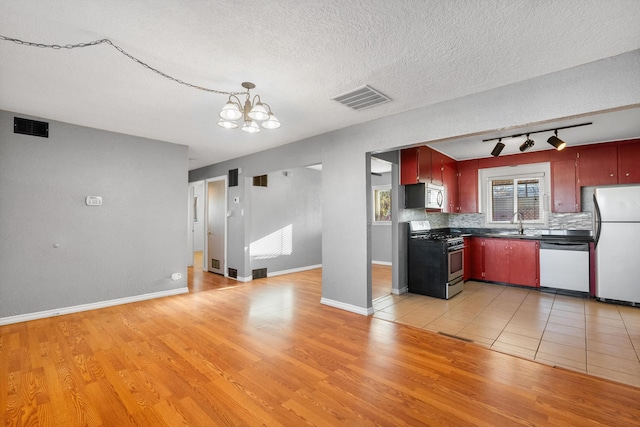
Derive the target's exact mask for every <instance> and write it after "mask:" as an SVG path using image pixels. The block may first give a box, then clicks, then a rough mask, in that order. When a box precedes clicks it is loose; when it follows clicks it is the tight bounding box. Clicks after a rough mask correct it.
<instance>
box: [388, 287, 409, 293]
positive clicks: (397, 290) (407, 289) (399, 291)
mask: <svg viewBox="0 0 640 427" xmlns="http://www.w3.org/2000/svg"><path fill="white" fill-rule="evenodd" d="M407 292H409V288H408V287H407V286H405V287H404V288H400V289H391V293H392V294H394V295H402V294H406V293H407Z"/></svg>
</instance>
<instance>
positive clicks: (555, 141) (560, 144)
mask: <svg viewBox="0 0 640 427" xmlns="http://www.w3.org/2000/svg"><path fill="white" fill-rule="evenodd" d="M547 142H548V143H549V144H551V145H553V146H554V147H555V149H556V150H558V151H560V150H563V149H564V147H566V146H567V143H566V142H564V141H563V140H561V139H560V138H558V131H557V130H556V131H555V135H553V136H552V137H550V138H549V139H547Z"/></svg>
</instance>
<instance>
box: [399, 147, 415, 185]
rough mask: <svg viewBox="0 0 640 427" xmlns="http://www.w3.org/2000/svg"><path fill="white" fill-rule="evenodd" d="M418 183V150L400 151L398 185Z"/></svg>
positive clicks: (407, 149)
mask: <svg viewBox="0 0 640 427" xmlns="http://www.w3.org/2000/svg"><path fill="white" fill-rule="evenodd" d="M417 183H418V148H417V147H415V148H406V149H404V150H400V185H409V184H417Z"/></svg>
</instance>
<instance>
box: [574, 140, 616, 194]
mask: <svg viewBox="0 0 640 427" xmlns="http://www.w3.org/2000/svg"><path fill="white" fill-rule="evenodd" d="M598 145H599V144H596V146H595V147H589V148H585V149H583V150H581V151H580V152H579V153H578V155H579V158H578V185H579V187H586V186H591V185H609V184H617V183H618V173H617V172H618V147H616V146H615V145H609V144H602V146H598Z"/></svg>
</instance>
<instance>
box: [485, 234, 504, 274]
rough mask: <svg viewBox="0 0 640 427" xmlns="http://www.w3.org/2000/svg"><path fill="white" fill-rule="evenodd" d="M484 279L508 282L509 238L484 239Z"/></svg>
mask: <svg viewBox="0 0 640 427" xmlns="http://www.w3.org/2000/svg"><path fill="white" fill-rule="evenodd" d="M484 279H485V280H489V281H491V282H502V283H509V239H485V240H484Z"/></svg>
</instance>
